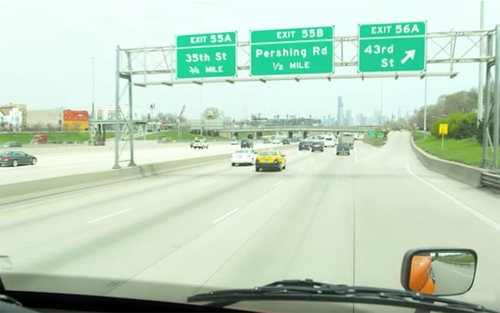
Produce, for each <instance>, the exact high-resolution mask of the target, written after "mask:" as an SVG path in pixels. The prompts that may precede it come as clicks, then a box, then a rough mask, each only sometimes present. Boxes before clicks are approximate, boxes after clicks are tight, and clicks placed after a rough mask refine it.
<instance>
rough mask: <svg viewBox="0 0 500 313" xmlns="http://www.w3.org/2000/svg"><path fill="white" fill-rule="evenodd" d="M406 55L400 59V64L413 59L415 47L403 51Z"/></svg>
mask: <svg viewBox="0 0 500 313" xmlns="http://www.w3.org/2000/svg"><path fill="white" fill-rule="evenodd" d="M405 53H406V56H405V57H404V58H403V59H402V60H401V64H405V63H406V61H408V59H412V60H413V59H415V49H413V50H408V51H405Z"/></svg>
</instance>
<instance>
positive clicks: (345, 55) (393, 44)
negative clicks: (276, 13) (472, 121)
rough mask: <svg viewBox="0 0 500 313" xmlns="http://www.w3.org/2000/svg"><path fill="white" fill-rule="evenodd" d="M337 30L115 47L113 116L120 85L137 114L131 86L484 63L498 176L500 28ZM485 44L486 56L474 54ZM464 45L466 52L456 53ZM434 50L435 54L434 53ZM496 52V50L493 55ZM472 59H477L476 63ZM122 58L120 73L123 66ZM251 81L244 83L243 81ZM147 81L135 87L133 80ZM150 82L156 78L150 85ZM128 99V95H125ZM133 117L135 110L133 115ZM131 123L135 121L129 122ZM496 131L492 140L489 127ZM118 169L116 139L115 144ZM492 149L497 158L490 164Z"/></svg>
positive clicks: (410, 71) (123, 121) (374, 74)
mask: <svg viewBox="0 0 500 313" xmlns="http://www.w3.org/2000/svg"><path fill="white" fill-rule="evenodd" d="M336 34H337V30H336V29H335V27H334V26H333V25H332V26H319V27H301V28H284V29H274V30H254V31H249V33H248V38H249V40H248V41H239V37H241V33H238V32H236V31H227V32H219V33H208V34H192V35H179V36H177V37H176V40H175V42H176V44H175V45H170V46H159V47H141V48H126V49H122V48H120V47H117V51H116V53H117V59H116V108H117V112H121V111H120V110H119V107H120V101H121V98H122V97H121V96H122V92H121V88H120V80H121V79H125V80H126V81H127V85H126V86H125V88H128V93H127V94H128V99H127V100H128V101H127V102H128V105H130V108H132V105H133V101H132V100H133V99H132V98H133V97H132V86H134V85H135V86H141V87H147V86H158V85H161V86H175V85H179V84H198V85H203V84H207V83H231V84H234V83H238V82H262V83H266V82H268V81H292V80H293V81H297V82H300V81H301V80H329V81H330V80H332V79H361V80H363V79H365V78H394V79H398V78H400V77H401V78H402V77H415V78H420V79H422V78H424V77H450V78H453V77H455V76H456V75H457V74H458V72H457V71H455V69H454V64H456V63H479V62H484V63H486V64H487V67H486V69H487V70H486V72H487V74H486V84H485V86H486V89H487V93H486V94H489V91H491V90H490V88H491V87H493V88H494V92H493V94H495V95H496V96H495V97H494V99H491V98H490V97H486V99H485V113H484V119H485V121H486V122H485V123H484V125H485V126H484V134H485V136H484V142H483V166H484V167H490V168H493V169H495V170H498V143H499V141H500V140H499V137H500V132H499V124H500V113H499V107H500V105H499V102H500V99H499V98H500V96H498V95H499V93H500V87H499V81H500V71H499V65H500V59H499V54H500V45H499V42H500V39H499V36H500V25H497V27H496V29H494V30H472V31H444V32H434V33H432V32H428V29H427V22H425V21H415V22H401V23H383V24H360V25H358V34H357V35H355V36H336ZM481 40H485V41H486V47H487V48H486V51H485V53H484V54H482V53H480V51H475V50H474V49H473V48H474V47H476V46H478V44H479V43H480V42H481ZM461 45H463V47H464V49H463V50H464V51H465V52H458V51H459V49H458V48H457V47H460V46H461ZM431 46H432V48H433V51H431V50H432V49H431V50H429V49H430V48H431ZM494 47H495V48H494ZM471 54H473V55H471ZM123 55H124V56H125V58H126V62H125V64H124V65H123V66H122V64H121V63H120V58H121V57H122V56H123ZM433 64H449V69H448V70H445V71H429V70H428V65H433ZM336 67H355V68H356V71H355V72H354V73H352V74H335V68H336ZM244 73H246V75H245V74H244ZM134 76H135V77H137V78H140V77H141V76H142V78H143V79H142V81H137V80H136V81H133V80H132V77H134ZM151 77H154V78H153V79H151ZM124 93H125V92H124ZM129 114H132V109H130V110H129ZM130 116H132V115H130ZM130 121H131V118H130V117H122V116H121V115H120V114H116V123H115V127H116V129H119V128H120V127H122V126H126V127H129V129H130V130H131V131H130V138H129V139H130V140H129V142H130V160H129V161H130V163H129V166H134V165H135V163H134V151H133V130H132V129H133V127H135V125H134V123H133V122H130ZM491 124H493V133H492V134H491V133H490V125H491ZM115 143H116V147H115V165H114V167H113V168H120V165H119V163H120V152H119V148H118V146H119V143H120V138H119V136H117V137H116V142H115ZM489 148H491V150H492V152H493V153H492V156H493V158H492V159H490V158H489V155H490V154H489Z"/></svg>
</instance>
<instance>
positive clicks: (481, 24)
mask: <svg viewBox="0 0 500 313" xmlns="http://www.w3.org/2000/svg"><path fill="white" fill-rule="evenodd" d="M479 27H480V30H483V29H484V0H481V13H480V16H479ZM484 46H485V44H484V37H481V41H480V46H479V49H480V50H479V55H480V56H481V57H484V52H485V51H484V50H485V49H484ZM497 53H498V52H497ZM483 86H484V63H483V62H482V61H481V62H479V83H478V87H477V124H478V125H479V122H480V121H481V120H482V119H483V88H484V87H483ZM486 96H487V97H489V95H486Z"/></svg>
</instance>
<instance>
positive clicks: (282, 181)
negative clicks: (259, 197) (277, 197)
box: [274, 180, 285, 187]
mask: <svg viewBox="0 0 500 313" xmlns="http://www.w3.org/2000/svg"><path fill="white" fill-rule="evenodd" d="M284 182H285V180H280V181H279V182H277V183H276V184H274V186H275V187H276V186H279V185H281V184H283V183H284Z"/></svg>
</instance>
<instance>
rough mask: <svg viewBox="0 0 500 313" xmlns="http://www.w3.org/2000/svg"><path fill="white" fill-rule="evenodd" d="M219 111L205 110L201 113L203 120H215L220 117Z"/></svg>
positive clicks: (214, 109) (210, 108)
mask: <svg viewBox="0 0 500 313" xmlns="http://www.w3.org/2000/svg"><path fill="white" fill-rule="evenodd" d="M220 115H221V114H220V110H219V109H218V108H216V107H209V108H206V109H205V111H204V112H203V118H206V119H210V120H215V119H217V118H218V117H219V116H220Z"/></svg>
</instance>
